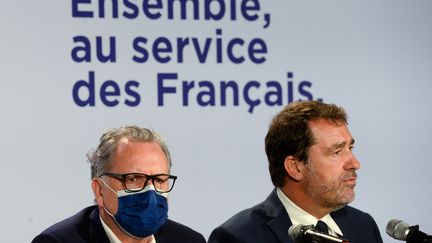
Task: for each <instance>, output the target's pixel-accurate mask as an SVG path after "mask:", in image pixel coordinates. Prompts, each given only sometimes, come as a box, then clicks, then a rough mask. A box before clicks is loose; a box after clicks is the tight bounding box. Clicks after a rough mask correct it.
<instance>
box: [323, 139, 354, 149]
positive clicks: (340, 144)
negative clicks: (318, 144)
mask: <svg viewBox="0 0 432 243" xmlns="http://www.w3.org/2000/svg"><path fill="white" fill-rule="evenodd" d="M354 143H355V139H354V138H352V139H351V141H350V143H349V145H350V146H351V145H353V144H354ZM346 144H347V143H346V142H345V141H343V142H341V143H337V144H334V145H332V146H330V148H329V150H334V149H339V148H342V147H343V146H345V145H346Z"/></svg>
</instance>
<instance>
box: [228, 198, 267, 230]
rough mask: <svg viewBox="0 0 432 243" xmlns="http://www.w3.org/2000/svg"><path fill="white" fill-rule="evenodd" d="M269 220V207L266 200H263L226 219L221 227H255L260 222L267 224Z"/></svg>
mask: <svg viewBox="0 0 432 243" xmlns="http://www.w3.org/2000/svg"><path fill="white" fill-rule="evenodd" d="M268 220H269V216H268V208H267V207H266V205H265V203H264V202H261V203H259V204H256V205H255V206H252V207H250V208H247V209H243V210H241V211H239V212H237V213H236V214H234V215H233V216H231V217H230V218H229V219H228V220H226V221H225V222H224V223H223V224H222V225H221V226H220V227H223V228H230V229H237V228H242V227H255V226H256V225H259V224H266V223H267V222H268Z"/></svg>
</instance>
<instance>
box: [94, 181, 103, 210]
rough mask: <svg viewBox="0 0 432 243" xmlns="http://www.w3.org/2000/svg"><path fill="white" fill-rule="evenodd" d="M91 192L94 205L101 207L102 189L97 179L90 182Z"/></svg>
mask: <svg viewBox="0 0 432 243" xmlns="http://www.w3.org/2000/svg"><path fill="white" fill-rule="evenodd" d="M92 190H93V194H94V197H95V201H96V203H97V204H98V205H99V206H100V205H103V194H102V187H101V184H100V182H99V180H98V178H93V180H92Z"/></svg>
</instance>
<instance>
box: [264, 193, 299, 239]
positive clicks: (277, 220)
mask: <svg viewBox="0 0 432 243" xmlns="http://www.w3.org/2000/svg"><path fill="white" fill-rule="evenodd" d="M265 206H266V212H267V216H268V217H269V218H270V220H269V221H268V223H267V226H268V227H269V229H270V231H271V232H272V233H273V234H274V236H275V237H276V238H277V239H278V242H280V243H293V242H292V240H291V239H290V237H289V236H288V229H289V227H290V226H291V225H292V223H291V220H290V218H289V217H288V213H287V212H286V210H285V208H284V206H283V205H282V203H281V201H280V200H279V198H278V196H277V194H276V189H275V190H273V191H272V193H271V194H270V196H269V197H268V198H267V199H266V201H265Z"/></svg>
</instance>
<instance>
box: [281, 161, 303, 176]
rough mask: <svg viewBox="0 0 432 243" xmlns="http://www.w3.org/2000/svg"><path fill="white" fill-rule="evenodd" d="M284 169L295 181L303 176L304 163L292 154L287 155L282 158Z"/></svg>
mask: <svg viewBox="0 0 432 243" xmlns="http://www.w3.org/2000/svg"><path fill="white" fill-rule="evenodd" d="M284 167H285V171H286V172H287V173H288V175H289V176H290V177H291V178H292V179H293V180H295V181H301V180H302V179H303V177H304V164H303V163H302V162H301V161H299V160H298V159H296V158H295V157H294V156H291V155H289V156H287V157H286V158H285V160H284Z"/></svg>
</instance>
